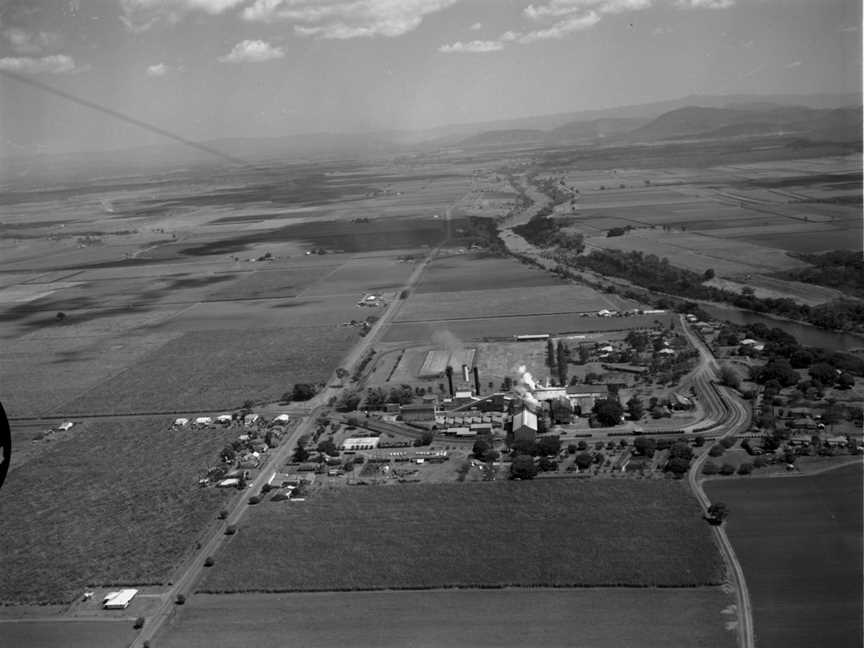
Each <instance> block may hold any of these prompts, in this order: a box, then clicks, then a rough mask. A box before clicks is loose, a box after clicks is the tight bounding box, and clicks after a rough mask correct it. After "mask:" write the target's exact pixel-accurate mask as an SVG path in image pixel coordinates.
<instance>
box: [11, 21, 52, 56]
mask: <svg viewBox="0 0 864 648" xmlns="http://www.w3.org/2000/svg"><path fill="white" fill-rule="evenodd" d="M0 35H2V37H3V40H5V41H6V42H7V43H9V46H10V47H11V48H12V51H14V52H15V53H16V54H42V53H43V52H45V51H48V50H56V49H57V48H59V47H60V45H61V44H62V43H61V38H60V35H59V34H55V33H54V32H45V31H40V32H29V31H27V30H25V29H20V28H19V27H8V28H6V29H4V30H3V31H2V32H0Z"/></svg>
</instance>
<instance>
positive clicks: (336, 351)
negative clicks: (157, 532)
mask: <svg viewBox="0 0 864 648" xmlns="http://www.w3.org/2000/svg"><path fill="white" fill-rule="evenodd" d="M356 339H357V332H356V330H355V329H353V328H349V327H338V326H329V327H328V326H320V327H307V328H290V329H288V328H285V329H282V328H280V329H260V330H256V331H255V334H254V335H249V333H248V332H247V331H244V330H242V329H229V330H224V329H223V330H220V329H214V330H209V331H196V332H189V333H185V334H183V335H182V336H180V337H178V338H176V339H174V340H172V341H170V342H168V343H167V344H165V345H163V346H162V347H160V348H159V349H157V350H156V351H154V352H152V353H150V354H149V355H148V356H147V357H145V358H144V359H142V360H140V361H139V362H137V363H136V364H135V365H134V366H133V367H131V368H129V369H126V370H125V371H123V372H122V373H120V374H119V375H115V376H112V377H111V378H110V379H108V380H106V381H104V382H103V383H101V384H100V385H98V386H96V387H95V388H93V389H92V390H90V391H89V392H87V393H86V394H85V395H83V396H82V397H80V398H77V399H75V400H74V401H72V402H70V403H67V404H66V405H65V406H63V407H62V408H61V409H62V411H63V413H65V414H90V413H120V412H124V413H125V412H182V411H184V410H190V411H201V410H207V409H228V408H232V407H239V406H240V405H241V404H242V403H243V402H244V401H245V400H247V399H258V398H269V399H271V400H276V399H277V398H278V397H279V396H280V395H281V394H282V393H284V392H285V391H286V390H287V389H288V388H289V386H290V385H292V384H294V383H295V382H312V383H317V382H322V381H325V380H326V379H327V378H328V377H329V376H330V374H331V372H332V371H333V370H334V369H335V368H336V366H337V365H338V363H339V361H340V359H341V358H342V356H343V355H344V354H345V353H346V352H347V350H348V349H349V348H350V346H351V344H353V343H354V342H355V341H356Z"/></svg>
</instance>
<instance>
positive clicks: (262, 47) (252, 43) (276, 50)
mask: <svg viewBox="0 0 864 648" xmlns="http://www.w3.org/2000/svg"><path fill="white" fill-rule="evenodd" d="M281 58H285V52H284V51H282V48H281V47H273V46H272V45H271V44H270V43H268V42H266V41H262V40H244V41H241V42H239V43H237V44H236V45H235V46H234V48H233V49H232V50H231V51H230V52H228V54H226V55H225V56H220V57H219V60H220V61H221V62H222V63H264V62H265V61H273V60H276V59H281Z"/></svg>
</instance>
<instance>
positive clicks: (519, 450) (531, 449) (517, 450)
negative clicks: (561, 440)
mask: <svg viewBox="0 0 864 648" xmlns="http://www.w3.org/2000/svg"><path fill="white" fill-rule="evenodd" d="M510 447H511V448H512V449H513V454H514V456H516V455H529V456H532V457H533V456H534V455H536V454H537V444H536V443H534V442H533V441H531V440H530V439H517V440H516V441H514V442H513V443H512V444H510Z"/></svg>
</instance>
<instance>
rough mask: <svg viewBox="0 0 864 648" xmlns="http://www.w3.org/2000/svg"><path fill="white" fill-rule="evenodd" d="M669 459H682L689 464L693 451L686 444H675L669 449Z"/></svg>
mask: <svg viewBox="0 0 864 648" xmlns="http://www.w3.org/2000/svg"><path fill="white" fill-rule="evenodd" d="M669 457H670V458H677V459H684V460H686V461H687V462H689V461H690V460H691V459H692V458H693V449H692V448H691V447H690V446H689V445H687V444H686V443H683V442H679V443H675V444H673V445H672V447H671V448H669Z"/></svg>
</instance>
